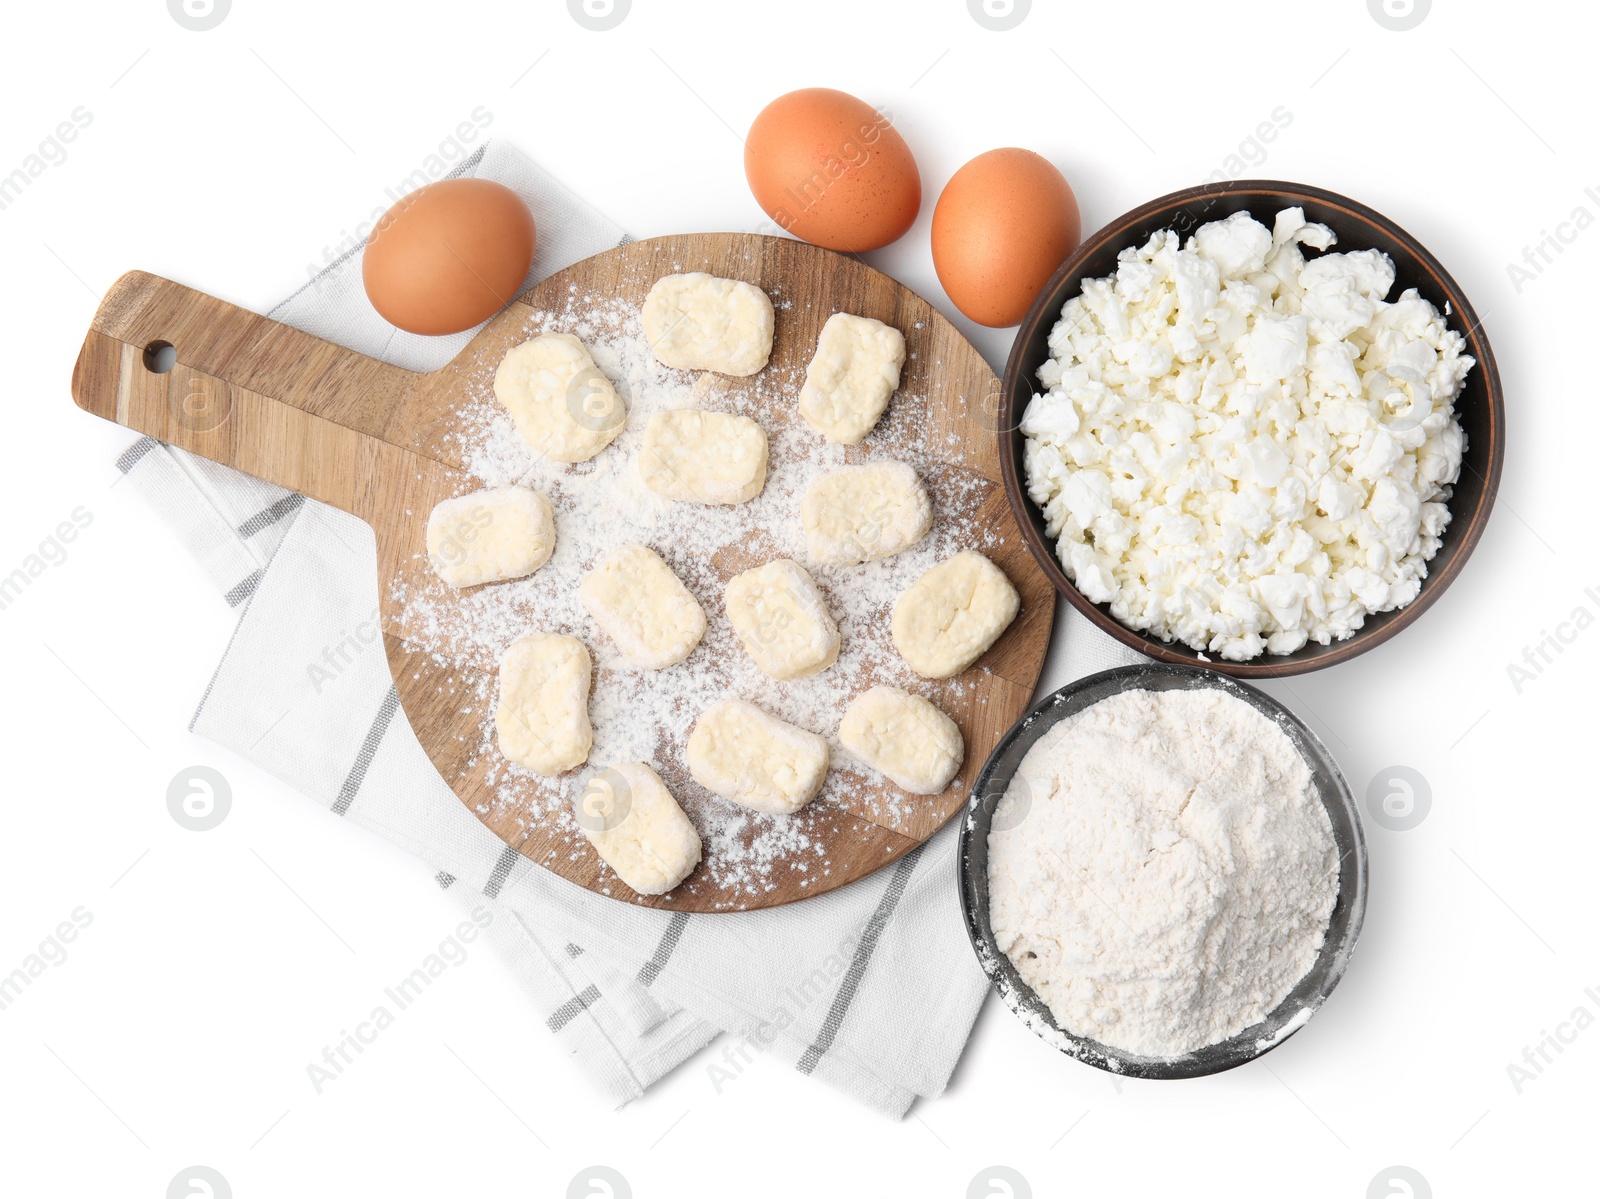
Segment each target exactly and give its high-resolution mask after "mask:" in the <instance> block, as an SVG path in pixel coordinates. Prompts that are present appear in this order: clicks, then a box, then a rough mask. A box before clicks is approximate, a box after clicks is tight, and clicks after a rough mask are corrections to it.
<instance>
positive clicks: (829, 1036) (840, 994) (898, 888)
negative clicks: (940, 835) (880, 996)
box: [794, 842, 927, 1074]
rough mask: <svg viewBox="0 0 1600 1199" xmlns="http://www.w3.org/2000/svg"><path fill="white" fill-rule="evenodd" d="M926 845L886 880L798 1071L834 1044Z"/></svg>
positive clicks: (806, 1069) (812, 1067)
mask: <svg viewBox="0 0 1600 1199" xmlns="http://www.w3.org/2000/svg"><path fill="white" fill-rule="evenodd" d="M926 845H927V842H923V844H922V845H919V846H917V847H916V848H915V849H913V850H912V851H911V852H910V853H908V854H906V856H905V857H903V858H901V859H900V861H899V862H898V863H896V865H895V868H894V876H893V877H892V878H891V879H890V880H889V886H888V887H887V888H885V890H884V892H883V898H882V899H880V900H879V901H878V907H877V910H876V911H874V912H873V913H872V918H871V919H870V920H868V921H867V926H866V928H864V929H863V930H862V932H861V943H860V944H859V945H857V946H856V954H855V957H853V958H851V959H850V968H849V969H848V970H846V971H845V975H844V978H843V979H842V980H841V981H840V983H839V990H838V991H837V992H836V993H835V994H834V997H833V1003H832V1005H831V1006H829V1008H828V1014H827V1015H826V1016H825V1017H823V1020H822V1028H821V1029H819V1030H818V1032H817V1039H816V1040H815V1041H813V1042H811V1045H810V1047H809V1048H807V1049H806V1051H805V1052H804V1053H803V1054H801V1055H800V1060H799V1061H798V1062H796V1063H795V1067H794V1068H795V1069H796V1070H798V1071H800V1073H802V1074H810V1073H811V1072H812V1071H813V1070H815V1069H816V1068H817V1063H818V1062H820V1061H821V1060H822V1055H823V1054H825V1053H827V1052H828V1049H829V1048H830V1047H831V1046H832V1045H833V1039H834V1037H836V1036H838V1035H839V1028H840V1026H841V1025H842V1024H843V1023H844V1018H845V1015H846V1014H847V1013H848V1012H849V1011H850V1003H851V1001H852V1000H853V999H855V997H856V988H857V987H859V986H860V985H861V978H862V976H863V975H865V974H866V972H867V965H868V964H869V963H870V962H871V961H872V954H873V951H874V950H876V949H877V948H878V938H879V936H881V935H882V933H883V929H884V926H885V925H887V924H888V923H889V917H890V916H892V915H894V910H895V908H896V907H898V906H899V904H900V897H901V896H902V895H904V894H905V891H906V883H907V882H909V881H910V879H911V874H912V872H913V871H914V870H916V868H917V861H918V859H919V858H921V857H922V851H923V848H924V847H925V846H926Z"/></svg>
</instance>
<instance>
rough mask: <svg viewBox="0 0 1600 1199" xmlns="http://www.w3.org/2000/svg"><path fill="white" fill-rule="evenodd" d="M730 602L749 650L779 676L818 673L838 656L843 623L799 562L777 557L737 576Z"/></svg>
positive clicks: (741, 638) (763, 666)
mask: <svg viewBox="0 0 1600 1199" xmlns="http://www.w3.org/2000/svg"><path fill="white" fill-rule="evenodd" d="M725 602H726V606H727V609H728V619H729V620H730V621H731V622H733V631H734V632H735V633H737V634H738V635H739V641H740V642H741V643H742V644H743V645H744V648H745V652H746V653H748V654H749V655H750V657H751V658H752V659H753V660H754V661H755V664H756V665H757V666H759V667H760V668H761V669H762V670H764V671H765V672H766V673H767V674H769V675H771V676H772V677H773V678H775V679H798V678H804V677H805V676H806V675H812V674H816V673H817V672H818V671H822V670H826V669H827V668H828V667H829V666H832V665H833V660H834V659H835V658H837V657H838V656H839V626H838V625H836V624H835V623H834V622H833V617H832V615H831V614H829V612H828V605H827V603H826V602H825V601H824V600H823V598H822V592H821V591H820V590H819V589H818V588H817V584H816V581H815V580H814V579H812V577H811V576H810V575H809V574H807V573H806V568H805V567H803V566H801V565H800V564H799V563H798V562H795V561H792V560H791V559H789V558H775V559H774V560H773V561H771V562H768V563H767V564H766V565H765V566H757V567H755V568H754V569H753V570H747V571H745V572H744V573H743V574H738V575H734V576H733V578H731V579H729V580H728V592H727V597H726V601H725Z"/></svg>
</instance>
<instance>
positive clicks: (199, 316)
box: [72, 271, 424, 523]
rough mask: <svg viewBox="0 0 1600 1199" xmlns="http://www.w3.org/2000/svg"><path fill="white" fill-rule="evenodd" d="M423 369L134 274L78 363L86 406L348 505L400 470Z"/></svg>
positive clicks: (102, 315)
mask: <svg viewBox="0 0 1600 1199" xmlns="http://www.w3.org/2000/svg"><path fill="white" fill-rule="evenodd" d="M422 378H424V376H422V375H419V374H416V373H415V372H412V371H407V370H403V369H401V368H399V367H394V366H390V365H389V364H387V363H384V362H379V361H378V360H377V359H374V358H368V357H366V356H365V355H364V354H358V353H356V352H355V351H353V350H347V349H345V348H344V347H342V346H336V345H334V344H333V343H332V342H327V341H323V340H322V339H320V338H317V337H312V336H311V335H310V334H307V333H302V332H300V331H299V330H298V329H292V328H290V327H289V326H288V325H283V324H280V323H278V322H277V321H273V320H269V319H268V318H266V317H264V316H260V315H258V314H256V313H253V312H248V311H246V310H245V309H243V308H238V307H236V306H234V305H232V304H229V303H227V302H225V301H223V300H219V299H217V298H215V297H214V296H208V295H206V294H204V293H203V292H198V291H195V290H194V289H192V288H188V287H184V286H182V285H181V284H177V283H173V282H171V281H170V280H167V279H162V278H159V277H158V276H156V275H150V274H146V273H145V272H143V271H131V272H129V273H128V274H126V275H123V276H122V278H120V279H118V280H117V281H116V283H114V284H113V285H112V287H111V290H110V291H109V292H107V293H106V296H105V299H104V300H103V301H102V302H101V304H100V308H99V310H98V311H97V312H96V313H95V316H94V322H93V324H92V325H91V327H90V330H89V333H88V335H87V336H86V337H85V338H84V342H83V349H82V350H80V351H79V354H78V361H77V364H76V366H75V367H74V368H73V372H72V398H73V399H74V400H75V401H76V402H77V404H78V406H79V407H80V408H83V409H84V410H85V411H87V412H92V413H94V414H95V415H96V416H100V417H104V418H105V419H106V420H110V421H115V422H116V423H117V424H119V425H125V426H127V427H128V428H130V429H137V430H138V431H139V432H141V433H147V434H149V435H150V436H151V437H155V438H157V439H159V440H161V441H164V442H167V443H168V444H170V445H175V446H179V447H181V448H182V449H185V450H189V451H190V452H192V453H195V454H198V455H200V456H201V457H202V458H208V459H210V460H211V461H213V462H220V463H221V464H223V465H224V466H231V467H235V468H236V469H238V470H242V471H244V472H245V473H247V474H251V475H255V476H256V477H257V478H261V479H266V480H267V481H268V482H271V483H276V484H278V485H279V486H281V487H287V488H289V489H290V490H291V491H298V492H301V493H302V494H305V495H308V496H310V497H311V498H313V499H317V500H321V501H323V502H324V503H328V504H332V505H334V506H335V507H338V508H342V509H344V510H345V511H346V512H351V513H354V514H355V515H356V516H360V517H362V518H363V519H365V520H368V521H369V523H370V522H371V521H372V519H373V517H374V516H375V515H378V514H380V513H381V512H382V511H383V509H384V506H385V505H386V504H387V503H389V502H390V499H391V497H390V496H388V495H386V494H381V493H383V492H385V491H386V490H387V489H386V488H385V487H384V486H383V485H382V484H381V482H380V481H381V480H383V479H386V478H391V479H392V478H393V477H394V474H395V472H402V473H403V472H405V471H406V470H407V468H408V459H409V460H412V461H414V459H415V452H414V451H413V450H412V449H410V448H409V447H408V445H407V442H408V441H409V437H406V436H405V435H404V434H403V433H398V431H401V430H405V429H406V419H407V413H406V409H407V407H408V403H409V400H410V398H411V396H412V395H413V393H414V392H415V390H416V386H417V381H418V380H420V379H422Z"/></svg>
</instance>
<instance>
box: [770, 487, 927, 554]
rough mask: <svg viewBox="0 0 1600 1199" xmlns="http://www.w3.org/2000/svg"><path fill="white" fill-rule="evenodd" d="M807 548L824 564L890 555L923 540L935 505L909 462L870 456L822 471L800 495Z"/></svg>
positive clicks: (801, 519)
mask: <svg viewBox="0 0 1600 1199" xmlns="http://www.w3.org/2000/svg"><path fill="white" fill-rule="evenodd" d="M800 523H801V525H802V526H803V527H804V529H805V534H806V549H807V551H808V552H809V553H810V554H811V557H812V558H813V559H814V560H815V561H817V562H820V563H821V564H822V565H824V566H855V565H856V564H857V563H860V562H869V561H871V560H872V559H874V558H887V557H889V555H891V554H898V553H899V552H900V551H901V550H904V549H908V548H909V547H911V546H913V545H915V544H916V543H917V542H919V541H921V540H922V538H923V537H925V536H926V535H927V533H928V530H929V529H931V528H932V527H933V505H932V504H931V503H929V502H928V493H927V491H926V490H924V489H923V486H922V482H921V480H919V479H918V478H917V472H916V471H914V470H912V469H911V467H909V466H907V465H906V464H905V463H904V462H869V463H867V464H866V465H864V466H843V467H840V468H839V469H838V470H833V471H829V472H828V473H827V474H824V475H819V476H818V477H817V478H815V479H813V480H812V481H811V483H810V485H809V486H807V487H806V492H805V496H804V497H803V498H802V499H801V501H800Z"/></svg>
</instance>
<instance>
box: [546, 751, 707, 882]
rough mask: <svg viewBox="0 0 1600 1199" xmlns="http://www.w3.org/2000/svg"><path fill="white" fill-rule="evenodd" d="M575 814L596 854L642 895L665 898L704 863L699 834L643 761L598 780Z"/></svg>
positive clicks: (585, 793)
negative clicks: (696, 867) (663, 896)
mask: <svg viewBox="0 0 1600 1199" xmlns="http://www.w3.org/2000/svg"><path fill="white" fill-rule="evenodd" d="M572 815H573V818H574V819H575V820H577V822H578V827H579V828H581V829H582V830H583V835H584V836H585V837H588V838H589V844H591V845H593V846H594V848H595V852H597V853H598V854H599V855H600V856H601V857H602V858H604V859H605V862H606V864H607V865H608V866H610V867H611V869H613V870H615V871H616V872H617V877H618V878H620V879H621V880H622V881H623V882H625V883H626V884H628V886H630V887H632V888H633V889H634V890H635V891H637V892H638V893H639V894H640V895H665V894H666V893H667V892H668V891H670V890H672V888H674V887H676V886H677V885H678V884H679V883H681V882H682V881H683V880H684V879H686V878H688V877H689V872H690V871H691V870H693V869H694V868H695V866H697V865H698V864H699V862H700V834H698V833H697V832H695V831H694V825H692V824H690V823H689V818H688V817H687V816H685V815H684V814H683V809H682V808H680V807H679V806H678V801H677V800H675V799H673V798H672V792H670V791H668V790H667V785H666V784H665V783H663V782H662V781H661V776H660V775H658V774H657V773H656V772H655V771H654V770H651V769H650V767H648V766H646V765H645V764H644V763H643V762H623V763H621V764H620V765H617V766H612V767H610V768H608V769H606V770H602V771H600V772H599V773H598V774H596V775H593V776H592V777H591V778H590V779H589V782H588V784H587V785H586V786H585V787H584V789H583V791H582V792H581V793H580V794H579V795H578V796H577V798H576V799H575V800H574V801H573V805H572Z"/></svg>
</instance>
